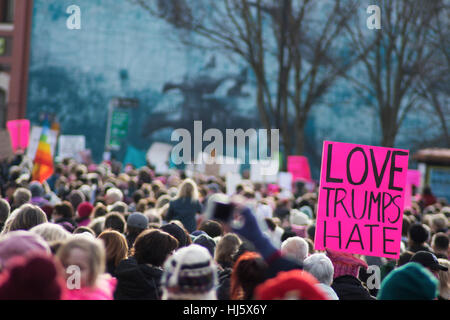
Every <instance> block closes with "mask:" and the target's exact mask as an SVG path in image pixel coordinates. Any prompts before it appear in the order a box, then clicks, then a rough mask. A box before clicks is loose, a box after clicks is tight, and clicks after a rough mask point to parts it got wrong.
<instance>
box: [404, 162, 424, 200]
mask: <svg viewBox="0 0 450 320" xmlns="http://www.w3.org/2000/svg"><path fill="white" fill-rule="evenodd" d="M420 176H421V172H420V171H419V170H408V173H407V175H406V187H405V209H409V208H411V205H412V202H411V200H412V197H413V194H412V190H413V186H414V187H415V188H416V193H419V187H420Z"/></svg>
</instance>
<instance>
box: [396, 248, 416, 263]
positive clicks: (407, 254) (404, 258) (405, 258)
mask: <svg viewBox="0 0 450 320" xmlns="http://www.w3.org/2000/svg"><path fill="white" fill-rule="evenodd" d="M413 255H414V252H412V251H409V250H406V251H404V252H402V253H401V254H400V257H399V258H398V261H397V267H401V266H403V265H405V264H407V263H408V262H409V261H410V260H411V258H412V256H413Z"/></svg>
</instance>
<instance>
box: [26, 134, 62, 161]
mask: <svg viewBox="0 0 450 320" xmlns="http://www.w3.org/2000/svg"><path fill="white" fill-rule="evenodd" d="M41 133H42V127H38V126H32V127H31V133H30V143H29V144H28V149H27V157H29V158H30V159H32V160H34V156H35V155H36V150H37V147H38V144H39V140H40V139H41ZM57 141H58V132H56V131H55V130H49V131H48V143H49V144H50V150H51V152H52V156H53V155H54V154H55V151H56V142H57Z"/></svg>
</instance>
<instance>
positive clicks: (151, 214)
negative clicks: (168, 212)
mask: <svg viewBox="0 0 450 320" xmlns="http://www.w3.org/2000/svg"><path fill="white" fill-rule="evenodd" d="M144 215H145V216H146V217H147V219H148V223H156V224H158V225H159V226H161V224H162V219H161V216H160V215H159V214H158V213H157V212H156V210H155V209H150V210H147V211H145V212H144Z"/></svg>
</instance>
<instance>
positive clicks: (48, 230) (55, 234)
mask: <svg viewBox="0 0 450 320" xmlns="http://www.w3.org/2000/svg"><path fill="white" fill-rule="evenodd" d="M30 232H32V233H35V234H37V235H39V236H41V237H42V239H44V240H45V241H47V243H48V244H49V246H52V245H53V244H54V243H55V242H60V241H66V240H67V239H69V238H70V237H71V234H70V232H69V231H67V230H66V229H64V228H63V227H62V226H60V225H59V224H54V223H50V222H46V223H41V224H39V225H37V226H35V227H33V228H31V229H30Z"/></svg>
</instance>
